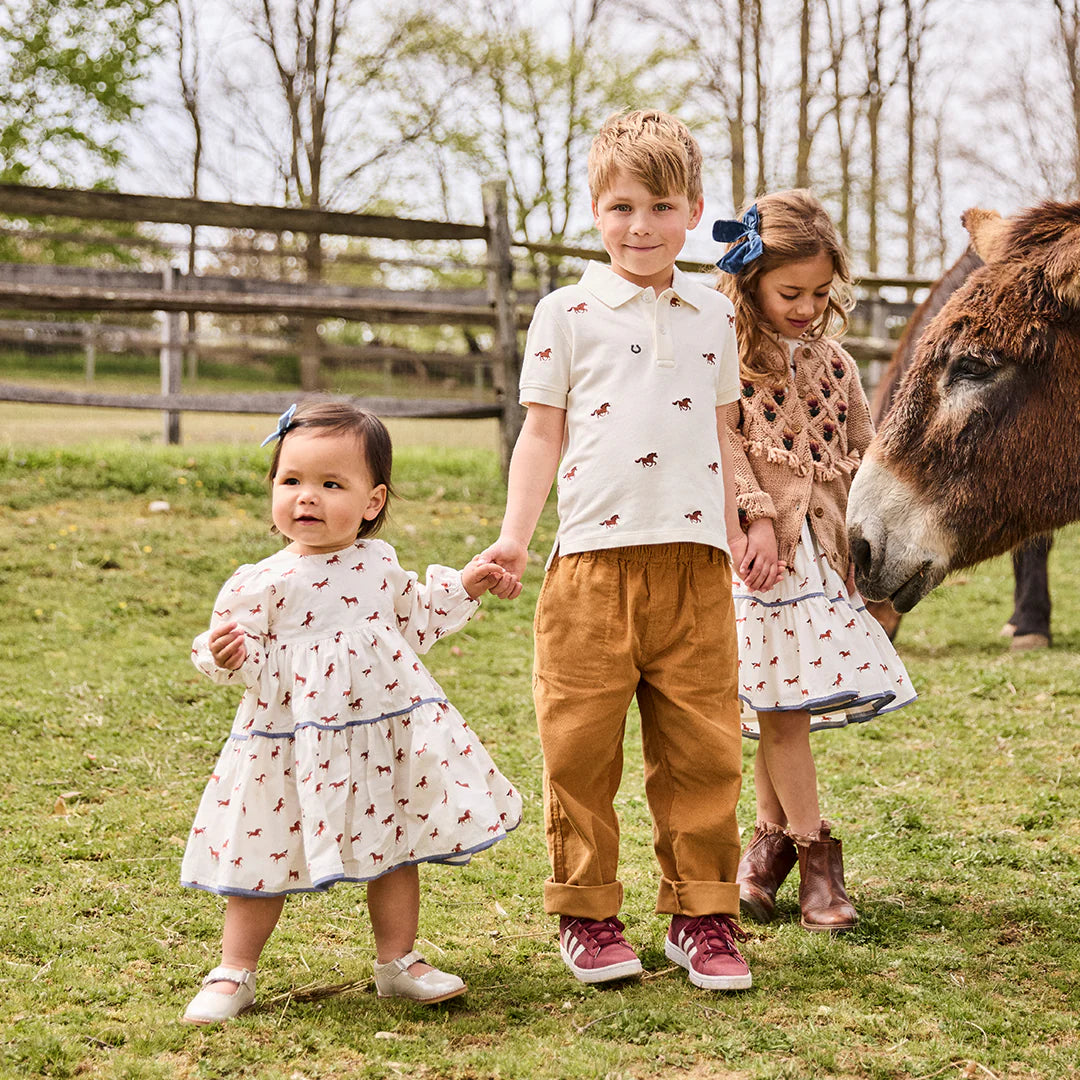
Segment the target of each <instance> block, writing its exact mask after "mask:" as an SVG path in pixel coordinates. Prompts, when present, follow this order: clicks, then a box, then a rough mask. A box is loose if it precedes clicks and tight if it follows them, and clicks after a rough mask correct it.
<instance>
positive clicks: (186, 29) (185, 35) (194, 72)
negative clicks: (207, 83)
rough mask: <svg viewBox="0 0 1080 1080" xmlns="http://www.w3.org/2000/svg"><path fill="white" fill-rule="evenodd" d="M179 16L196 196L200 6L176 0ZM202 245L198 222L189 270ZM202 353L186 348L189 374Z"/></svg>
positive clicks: (180, 67)
mask: <svg viewBox="0 0 1080 1080" xmlns="http://www.w3.org/2000/svg"><path fill="white" fill-rule="evenodd" d="M173 10H174V13H175V16H176V24H175V25H176V73H177V77H178V78H179V82H180V97H181V100H182V101H183V103H184V112H185V113H186V114H187V117H188V119H189V120H190V121H191V134H192V148H191V184H190V189H189V190H190V191H191V197H192V198H193V199H197V198H199V195H200V191H199V181H200V179H201V178H202V159H203V118H202V102H201V95H200V86H201V75H202V64H201V61H200V40H199V22H198V7H197V5H196V4H195V3H194V2H193V0H173ZM197 245H198V226H197V225H192V226H191V229H190V233H189V237H188V253H187V272H188V274H189V275H191V274H194V273H195V254H196V251H197ZM197 318H198V316H197V314H196V312H194V311H189V312H187V338H188V341H189V342H190V341H191V340H192V339H193V338H194V336H195V330H196V322H197ZM197 364H198V353H197V352H196V350H195V349H194V348H191V347H189V348H187V349H186V350H185V364H184V366H185V369H186V371H187V374H188V377H189V378H194V377H195V375H196V374H197V373H198V372H197V367H196V365H197Z"/></svg>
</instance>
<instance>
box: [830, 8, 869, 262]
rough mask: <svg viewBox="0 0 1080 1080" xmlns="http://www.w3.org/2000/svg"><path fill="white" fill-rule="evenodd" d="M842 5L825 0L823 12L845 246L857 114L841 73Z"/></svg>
mask: <svg viewBox="0 0 1080 1080" xmlns="http://www.w3.org/2000/svg"><path fill="white" fill-rule="evenodd" d="M845 8H846V5H845V4H844V3H843V0H825V4H824V14H825V23H826V29H827V32H828V54H829V66H828V71H829V75H830V78H831V80H832V95H831V97H832V102H831V105H830V108H829V115H831V117H832V120H833V127H834V131H835V139H836V159H837V162H838V164H839V166H840V176H839V200H840V212H839V214H838V215H837V221H836V225H837V229H838V230H839V232H840V236H841V237H842V239H843V241H844V244H845V246H846V245H848V244H849V243H850V239H851V236H850V230H851V194H852V188H853V178H852V151H853V146H854V141H855V127H856V125H857V123H858V121H859V118H860V115H861V113H860V110H859V108H858V101H857V100H855V101H853V100H852V97H853V96H852V95H851V94H850V93H849V92H848V90H847V88H846V87H845V85H844V81H843V75H842V73H843V72H844V71H845V70H847V51H848V47H849V45H850V44H851V40H852V37H851V34H850V33H849V31H848V28H847V21H846V12H845Z"/></svg>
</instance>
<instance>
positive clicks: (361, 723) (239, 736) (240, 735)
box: [229, 697, 450, 742]
mask: <svg viewBox="0 0 1080 1080" xmlns="http://www.w3.org/2000/svg"><path fill="white" fill-rule="evenodd" d="M449 704H450V702H449V701H447V699H446V698H439V697H432V698H422V699H421V700H420V701H413V702H410V704H409V705H408V707H407V708H404V709H397V710H396V711H394V712H388V713H382V715H380V716H376V717H373V718H372V719H370V720H346V721H345V723H343V724H320V723H319V722H318V721H317V720H301V721H300V723H298V724H296V725H295V726H294V727H293V729H292V730H291V731H256V730H251V731H230V732H229V738H230V739H236V740H237V741H238V742H246V741H247V740H248V739H251V738H254V737H255V736H256V735H258V736H261V737H262V738H264V739H291V738H292V737H293V736H294V735H295V734H296V733H297V732H298V731H300V730H301V729H302V728H315V729H316V730H317V731H345V730H346V729H347V728H351V727H366V726H367V725H369V724H378V723H381V722H382V721H383V720H393V719H394V717H396V716H404V715H405V714H406V713H411V712H413V711H414V710H416V709H419V708H420V706H421V705H449Z"/></svg>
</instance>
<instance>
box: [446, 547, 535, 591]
mask: <svg viewBox="0 0 1080 1080" xmlns="http://www.w3.org/2000/svg"><path fill="white" fill-rule="evenodd" d="M461 584H462V585H463V586H464V587H465V591H466V592H467V593H468V594H469V596H470V597H472V599H473V600H476V599H477V598H478V597H480V596H483V595H484V593H486V592H490V593H494V594H495V596H498V597H500V598H501V599H504V600H512V599H513V598H514V597H515V596H517V595H518V593H520V592H521V582H520V581H518V580H516V579H515V578H514V577H513V575H512V574H509V573H508V572H507V571H506V570H505V569H504V568H503V567H502V566H500V565H499V564H498V563H497V562H493V561H492V560H491V559H490V558H489V557H488V553H487V552H486V551H485V552H483V553H482V554H480V555H475V556H473V559H472V561H471V562H470V563H468V565H467V566H466V567H465V568H464V569H463V570H462V571H461Z"/></svg>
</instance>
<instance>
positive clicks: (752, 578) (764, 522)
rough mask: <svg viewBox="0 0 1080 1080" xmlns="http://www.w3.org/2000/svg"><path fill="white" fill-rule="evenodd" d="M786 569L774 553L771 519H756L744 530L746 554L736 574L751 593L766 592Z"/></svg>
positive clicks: (774, 537) (774, 541)
mask: <svg viewBox="0 0 1080 1080" xmlns="http://www.w3.org/2000/svg"><path fill="white" fill-rule="evenodd" d="M786 569H787V567H786V566H785V564H784V563H782V562H781V561H780V559H779V558H778V556H777V551H776V530H775V528H774V527H773V523H772V518H758V519H757V521H753V522H751V523H750V527H749V528H748V529H747V530H746V553H745V554H744V555H743V558H742V562H740V563H739V565H738V569H737V570H736V573H738V575H739V577H740V578H742V583H743V584H744V585H745V586H746V587H747V588H748V589H749V590H750V591H751V592H759V591H760V592H768V590H769V589H771V588H772V587H773V586H774V585H775V584H776V583H777V582H778V581H779V580H780V577H781V575H782V574H783V573H784V571H785V570H786Z"/></svg>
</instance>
